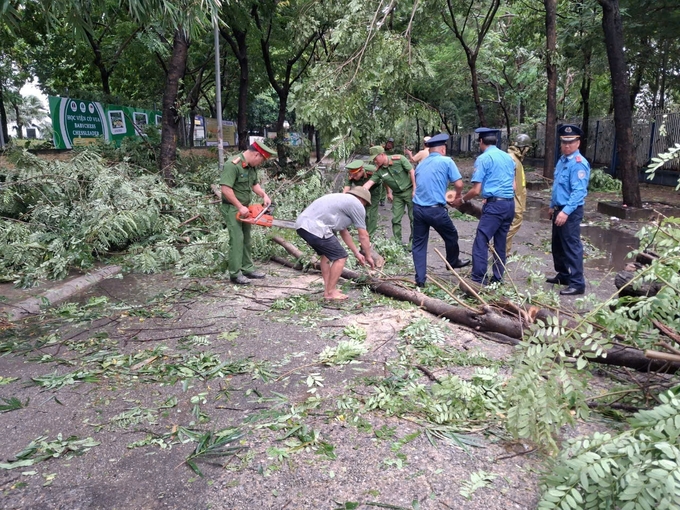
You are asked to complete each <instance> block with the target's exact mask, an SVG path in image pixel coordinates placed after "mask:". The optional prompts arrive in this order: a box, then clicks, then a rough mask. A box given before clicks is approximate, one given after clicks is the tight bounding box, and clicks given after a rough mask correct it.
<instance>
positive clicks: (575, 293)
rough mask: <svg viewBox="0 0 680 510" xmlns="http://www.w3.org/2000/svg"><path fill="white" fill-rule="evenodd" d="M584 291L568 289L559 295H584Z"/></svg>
mask: <svg viewBox="0 0 680 510" xmlns="http://www.w3.org/2000/svg"><path fill="white" fill-rule="evenodd" d="M585 292H586V289H575V288H574V287H569V288H567V289H564V290H561V291H560V295H562V296H577V295H579V294H584V293H585Z"/></svg>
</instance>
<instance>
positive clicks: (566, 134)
mask: <svg viewBox="0 0 680 510" xmlns="http://www.w3.org/2000/svg"><path fill="white" fill-rule="evenodd" d="M557 134H558V135H560V140H564V141H565V142H571V141H574V140H578V139H579V138H581V137H582V136H583V131H581V128H580V127H578V126H576V125H574V124H564V125H563V126H560V128H559V129H558V130H557Z"/></svg>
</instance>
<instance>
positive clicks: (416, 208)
mask: <svg viewBox="0 0 680 510" xmlns="http://www.w3.org/2000/svg"><path fill="white" fill-rule="evenodd" d="M430 227H432V228H434V229H435V231H436V232H437V233H438V234H439V235H440V236H442V239H444V245H445V246H446V260H447V261H448V263H449V264H451V265H452V266H453V265H454V264H456V263H457V262H458V255H459V253H460V250H459V248H458V231H457V230H456V227H455V226H454V225H453V222H452V221H451V218H449V213H448V211H447V210H446V207H444V206H435V207H423V206H421V205H418V204H415V203H414V204H413V250H412V254H413V265H414V266H415V269H416V283H425V276H426V274H427V242H428V240H429V238H430Z"/></svg>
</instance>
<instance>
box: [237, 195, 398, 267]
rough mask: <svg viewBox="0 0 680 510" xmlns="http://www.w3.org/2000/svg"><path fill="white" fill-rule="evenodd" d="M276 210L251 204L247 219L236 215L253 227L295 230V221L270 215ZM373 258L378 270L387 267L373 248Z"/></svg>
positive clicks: (239, 214)
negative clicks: (277, 218)
mask: <svg viewBox="0 0 680 510" xmlns="http://www.w3.org/2000/svg"><path fill="white" fill-rule="evenodd" d="M273 208H274V204H271V205H270V206H269V207H264V206H263V205H262V204H250V205H249V206H248V211H249V212H250V214H249V215H248V217H247V218H241V213H240V212H237V213H236V219H237V220H238V221H241V222H243V223H250V224H251V225H259V226H261V227H281V228H292V229H294V228H295V222H294V221H288V220H276V219H274V217H273V216H272V215H271V214H267V213H270V212H271V211H272V209H273ZM371 257H373V261H374V262H375V267H377V268H378V269H380V268H382V267H383V266H384V265H385V259H384V258H382V257H381V256H380V254H379V253H378V252H377V251H375V248H373V246H371Z"/></svg>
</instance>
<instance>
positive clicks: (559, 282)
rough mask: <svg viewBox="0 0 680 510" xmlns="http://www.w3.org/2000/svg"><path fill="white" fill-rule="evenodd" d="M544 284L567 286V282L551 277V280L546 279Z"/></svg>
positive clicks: (557, 277)
mask: <svg viewBox="0 0 680 510" xmlns="http://www.w3.org/2000/svg"><path fill="white" fill-rule="evenodd" d="M545 283H552V284H553V285H555V284H560V285H569V281H568V280H563V279H562V278H560V277H559V276H553V277H552V278H546V279H545Z"/></svg>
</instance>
